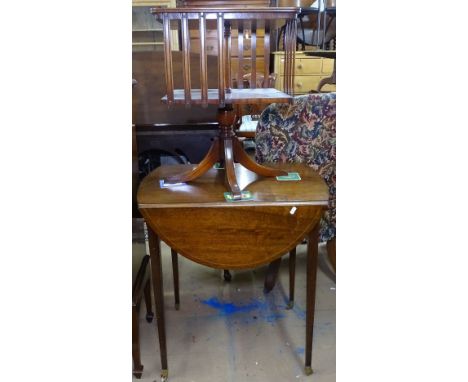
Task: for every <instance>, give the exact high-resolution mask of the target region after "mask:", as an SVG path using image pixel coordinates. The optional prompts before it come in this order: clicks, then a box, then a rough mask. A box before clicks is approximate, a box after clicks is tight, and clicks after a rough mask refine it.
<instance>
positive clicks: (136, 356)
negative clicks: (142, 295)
mask: <svg viewBox="0 0 468 382" xmlns="http://www.w3.org/2000/svg"><path fill="white" fill-rule="evenodd" d="M139 308H140V306H139V304H134V305H133V306H132V357H133V375H134V376H135V377H137V378H138V379H140V378H141V374H142V373H143V365H142V364H141V357H140V327H139V325H140V323H139V320H138V310H139Z"/></svg>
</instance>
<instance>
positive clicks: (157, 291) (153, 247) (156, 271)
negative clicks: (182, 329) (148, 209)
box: [148, 227, 168, 379]
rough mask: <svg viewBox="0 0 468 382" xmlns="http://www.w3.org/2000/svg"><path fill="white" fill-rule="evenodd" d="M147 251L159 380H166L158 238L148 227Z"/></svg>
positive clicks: (162, 294)
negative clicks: (158, 356)
mask: <svg viewBox="0 0 468 382" xmlns="http://www.w3.org/2000/svg"><path fill="white" fill-rule="evenodd" d="M148 239H149V250H150V257H151V260H150V261H151V276H152V278H153V293H154V303H155V305H156V324H157V327H158V336H159V350H160V354H161V369H162V370H161V378H163V379H167V378H168V369H167V347H166V324H165V319H164V293H163V274H162V264H161V248H160V241H159V237H158V236H157V235H156V233H154V231H153V230H152V229H151V227H148Z"/></svg>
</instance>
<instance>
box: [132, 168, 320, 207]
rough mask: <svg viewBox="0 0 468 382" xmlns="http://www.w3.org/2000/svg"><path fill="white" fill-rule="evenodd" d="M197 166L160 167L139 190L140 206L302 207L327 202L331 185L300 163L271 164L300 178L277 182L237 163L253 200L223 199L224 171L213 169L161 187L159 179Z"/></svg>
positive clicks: (242, 185)
mask: <svg viewBox="0 0 468 382" xmlns="http://www.w3.org/2000/svg"><path fill="white" fill-rule="evenodd" d="M194 167H196V165H175V166H161V167H159V168H158V169H156V170H155V171H153V172H152V173H151V174H149V175H148V176H147V177H146V178H145V179H144V180H143V181H142V183H141V185H140V188H139V190H138V196H137V198H138V205H139V208H140V209H141V208H168V207H170V208H177V207H193V206H198V207H220V208H233V207H238V206H299V205H320V206H326V205H327V203H328V188H327V186H326V184H325V183H324V182H323V180H322V178H321V177H320V176H319V175H318V174H317V173H316V172H315V171H314V170H313V169H312V168H310V167H308V166H305V165H300V164H269V167H271V168H275V169H276V168H278V169H281V170H285V171H287V172H298V173H299V174H300V176H301V178H302V180H300V181H278V180H276V178H273V177H262V176H259V175H257V174H255V173H253V172H251V171H249V170H247V169H246V168H245V167H243V166H240V165H239V164H236V166H235V171H236V176H237V179H238V182H239V187H240V188H241V189H242V190H244V189H245V190H248V191H250V192H251V193H252V196H253V199H252V200H249V201H239V202H234V203H227V202H226V200H225V199H224V192H226V191H227V190H226V188H225V185H224V170H218V169H215V168H212V169H211V170H209V171H208V172H206V173H205V174H204V175H202V176H201V177H199V178H197V179H195V180H193V181H191V182H190V183H187V184H184V185H181V186H174V187H170V188H161V187H160V184H159V180H160V179H163V178H167V177H169V176H170V175H173V174H177V173H180V172H184V171H186V170H190V169H192V168H194Z"/></svg>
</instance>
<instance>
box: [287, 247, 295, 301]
mask: <svg viewBox="0 0 468 382" xmlns="http://www.w3.org/2000/svg"><path fill="white" fill-rule="evenodd" d="M295 281H296V248H295V247H294V248H293V249H291V251H290V252H289V303H288V309H292V308H293V306H294V284H295Z"/></svg>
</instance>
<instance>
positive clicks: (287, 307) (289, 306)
mask: <svg viewBox="0 0 468 382" xmlns="http://www.w3.org/2000/svg"><path fill="white" fill-rule="evenodd" d="M293 307H294V301H289V302H288V305H287V306H286V309H292V308H293Z"/></svg>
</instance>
